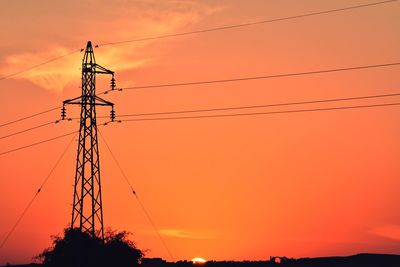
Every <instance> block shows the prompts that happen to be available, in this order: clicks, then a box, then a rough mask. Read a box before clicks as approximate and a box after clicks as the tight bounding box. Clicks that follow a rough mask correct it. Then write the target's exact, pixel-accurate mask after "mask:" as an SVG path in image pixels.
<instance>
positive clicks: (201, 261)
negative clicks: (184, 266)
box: [192, 258, 206, 264]
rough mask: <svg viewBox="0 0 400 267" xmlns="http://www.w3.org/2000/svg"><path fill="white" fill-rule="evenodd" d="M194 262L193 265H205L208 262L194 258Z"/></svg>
mask: <svg viewBox="0 0 400 267" xmlns="http://www.w3.org/2000/svg"><path fill="white" fill-rule="evenodd" d="M192 262H193V264H203V263H205V262H206V260H205V259H203V258H193V259H192Z"/></svg>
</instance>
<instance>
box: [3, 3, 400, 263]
mask: <svg viewBox="0 0 400 267" xmlns="http://www.w3.org/2000/svg"><path fill="white" fill-rule="evenodd" d="M369 2H371V1H366V0H359V1H357V0H351V1H348V0H346V1H345V0H337V1H319V0H302V1H294V0H282V1H263V0H251V1H244V0H233V1H232V0H230V1H228V0H220V1H211V0H205V1H190V0H187V1H185V0H170V1H169V0H168V1H167V0H166V1H155V0H132V1H128V0H108V1H94V0H86V1H82V0H79V1H78V0H73V1H71V0H69V1H51V0H40V1H33V0H15V1H9V0H1V1H0V3H1V9H0V25H1V27H0V35H1V36H2V39H1V42H0V76H3V75H7V74H9V73H13V72H16V71H18V70H21V69H24V68H26V67H29V66H31V65H35V64H37V63H41V62H43V61H46V60H47V59H50V58H53V57H57V56H59V55H62V54H64V53H66V52H68V51H70V50H74V49H77V48H83V47H84V46H85V44H86V42H87V41H88V40H92V41H93V43H94V44H99V43H105V42H114V41H121V40H127V39H135V38H140V37H148V36H156V35H160V34H173V33H178V32H184V31H191V30H197V29H204V28H208V27H214V26H224V25H229V24H236V23H243V22H251V21H257V20H263V19H272V18H279V17H286V16H291V15H297V14H302V13H306V12H310V11H311V12H314V11H319V10H326V9H335V8H340V7H345V6H351V5H357V4H364V3H369ZM398 14H400V3H398V2H396V3H392V4H387V5H380V6H376V7H369V8H364V9H358V10H352V11H346V12H341V13H335V14H329V15H322V16H315V17H308V18H303V19H298V20H291V21H282V22H276V23H272V24H265V25H258V26H252V27H247V28H241V29H232V30H226V31H219V32H213V33H207V34H198V35H191V36H185V37H176V38H168V39H162V40H153V41H146V42H138V43H134V44H128V45H119V46H108V47H101V48H98V49H95V55H96V59H97V62H98V63H99V64H100V65H102V66H104V67H107V68H109V69H111V70H114V71H115V72H116V79H117V85H118V86H122V87H126V86H133V85H148V84H158V83H169V82H172V83H174V82H185V81H196V80H208V79H224V78H231V77H242V76H256V75H268V74H277V73H287V72H297V71H299V72H301V71H308V70H315V69H326V68H335V67H346V66H357V65H369V64H380V63H386V62H396V61H398V60H399V59H400V34H399V30H398V29H399V26H400V20H399V15H398ZM81 58H82V54H81V53H76V54H74V55H72V56H69V57H66V58H64V59H61V60H58V61H56V62H53V63H50V64H47V65H45V66H42V67H39V68H36V69H34V70H31V71H29V72H26V73H23V74H21V75H18V76H15V77H13V78H10V79H6V80H2V81H0V96H1V97H0V113H1V117H0V123H4V122H7V121H9V120H13V119H17V118H19V117H22V116H26V115H30V114H32V113H35V112H40V111H42V110H46V109H48V108H52V107H56V106H58V105H59V104H61V102H62V100H64V99H67V98H72V97H74V96H78V95H79V94H80V88H79V85H80V69H79V68H80V64H81ZM398 79H399V69H398V67H390V68H381V69H371V70H360V71H353V72H346V73H334V74H324V75H314V76H303V77H290V78H282V79H270V80H258V81H250V82H239V83H230V84H214V85H207V86H189V87H170V88H158V89H157V88H155V89H146V90H137V91H134V90H133V91H125V92H115V93H112V94H108V95H106V96H105V98H106V99H108V100H110V101H113V102H114V103H115V104H116V112H117V114H126V113H142V112H158V111H170V110H185V109H196V108H210V107H225V106H241V105H257V104H266V103H275V102H291V101H302V100H313V99H321V98H334V97H351V96H358V95H370V94H384V93H394V92H399V88H398V87H399V81H398ZM108 82H109V80H108V77H99V79H98V91H102V90H104V89H107V84H108ZM399 100H400V97H398V98H393V99H381V100H375V101H357V102H356V101H355V102H352V103H351V104H365V103H383V102H385V103H386V102H398V101H399ZM338 105H346V104H345V103H344V104H331V105H328V106H338ZM347 105H348V104H347ZM324 106H327V105H324ZM307 107H321V105H313V106H307ZM282 109H287V108H282ZM268 110H279V109H268ZM77 112H78V109H77V107H73V106H71V107H68V113H69V114H70V115H71V116H72V115H76V114H77ZM99 114H108V110H107V109H105V110H103V111H100V110H99ZM399 115H400V113H399V108H398V107H386V108H376V109H368V110H367V109H362V110H361V109H360V110H346V111H327V112H317V113H297V114H285V115H273V116H254V117H233V118H213V119H196V120H176V121H152V122H134V123H132V122H131V123H122V124H115V125H109V126H107V127H102V128H100V130H101V132H102V134H103V135H104V137H105V138H106V140H107V141H108V143H109V145H110V146H111V148H112V150H113V152H114V154H115V156H116V157H117V158H118V159H119V161H120V164H121V165H122V167H123V169H124V171H125V172H126V174H127V176H128V177H129V179H130V181H131V182H132V184H133V186H134V188H135V190H136V191H137V192H138V194H139V196H140V197H141V199H142V201H143V203H144V205H145V206H146V208H147V210H148V212H149V213H150V215H151V216H152V218H153V220H154V222H155V223H156V225H157V226H158V228H159V230H160V233H161V235H162V236H163V238H164V239H165V241H166V243H167V244H168V246H169V248H170V250H171V251H172V253H173V254H174V256H175V258H176V259H191V258H194V257H203V258H205V259H209V260H210V259H215V260H224V259H232V260H242V259H251V260H258V259H267V258H268V257H269V256H270V255H286V256H289V257H302V256H311V257H313V256H327V255H348V254H354V253H359V252H374V253H400V213H399V212H398V203H399V196H400V179H399V178H400V169H399V166H400V164H399V163H400V162H399V159H400V138H399V136H400V124H399ZM57 118H59V111H55V112H53V113H49V114H46V115H44V116H40V117H36V118H35V119H31V120H27V121H25V122H21V123H18V124H13V125H10V126H8V127H2V128H0V135H1V136H3V135H6V134H9V133H13V132H15V131H18V130H22V129H25V128H27V127H31V126H35V125H38V124H40V123H44V122H48V121H52V120H55V119H57ZM77 129H78V123H76V122H65V123H60V124H57V125H54V126H50V127H46V128H42V129H39V130H36V131H32V132H29V133H25V134H21V135H18V136H15V137H12V138H8V139H4V140H0V152H2V151H6V150H8V149H12V148H15V147H19V146H22V145H26V144H30V143H33V142H36V141H39V140H42V139H46V138H50V137H53V136H57V135H59V134H63V133H67V132H70V131H72V130H77ZM70 139H71V138H70V137H67V138H64V139H59V140H56V141H53V142H50V143H46V144H43V145H40V146H36V147H32V148H29V149H25V150H21V151H18V152H15V153H12V154H8V155H4V156H0V164H1V172H2V174H1V176H0V195H1V198H0V211H1V214H2V215H1V216H0V240H3V238H4V237H5V235H6V234H7V232H8V231H9V229H10V228H11V227H12V225H13V224H14V223H15V221H16V219H17V218H18V216H19V215H20V214H21V212H22V210H23V209H24V207H25V206H26V204H27V203H28V202H29V200H30V199H31V197H32V196H33V195H34V193H35V192H36V190H37V188H38V187H39V186H40V184H41V183H42V181H43V179H44V178H45V177H46V175H47V174H48V173H49V171H50V169H51V168H52V166H53V165H54V164H55V161H56V160H57V158H58V157H59V156H60V154H61V153H62V151H63V150H64V149H65V147H66V146H67V144H68V142H69V140H70ZM100 152H101V170H102V183H103V209H104V216H105V226H106V227H112V228H113V229H120V230H123V229H124V230H128V231H130V232H132V236H131V238H132V240H134V241H135V242H136V243H137V245H138V246H139V248H141V249H145V250H147V253H146V255H147V256H148V257H163V258H165V259H169V257H168V254H167V253H166V251H165V249H164V248H163V246H162V244H161V242H160V241H159V240H158V238H157V236H156V234H155V233H154V231H153V229H152V228H151V225H150V223H149V222H148V221H147V219H146V217H145V215H144V213H143V212H142V210H141V209H140V206H139V205H138V203H137V202H136V200H135V199H134V198H133V197H132V194H131V192H130V190H129V187H128V186H127V185H126V182H125V181H124V179H123V177H122V176H121V174H120V172H119V171H118V168H117V167H116V165H115V163H114V162H113V161H112V158H111V156H110V154H109V152H108V151H107V149H106V147H105V146H104V144H103V143H102V142H101V141H100ZM75 153H76V142H75V143H74V144H73V147H72V148H70V149H69V151H68V152H67V154H66V156H65V157H64V158H63V160H62V163H61V165H60V166H59V167H58V168H57V169H56V170H55V172H54V174H53V175H52V177H51V179H50V180H49V181H48V183H47V184H46V185H45V186H44V188H43V190H42V192H41V194H40V195H39V197H38V198H37V199H36V201H35V202H34V204H33V206H32V207H31V209H30V210H29V212H28V213H27V214H26V216H25V218H24V219H23V220H22V222H21V223H20V225H19V226H18V228H17V229H16V230H15V232H14V234H13V235H12V236H11V237H10V239H9V241H8V242H7V244H6V245H5V246H4V247H3V248H2V249H0V264H4V263H6V262H11V263H19V262H29V261H31V257H32V256H34V255H37V254H38V253H40V252H41V251H42V250H43V249H44V248H46V247H48V246H49V245H50V242H51V239H50V236H51V235H54V234H59V233H61V232H62V229H63V228H64V227H66V226H67V225H68V224H69V223H70V213H71V202H72V193H73V192H72V190H73V188H72V186H73V179H74V168H75V157H76V155H75Z"/></svg>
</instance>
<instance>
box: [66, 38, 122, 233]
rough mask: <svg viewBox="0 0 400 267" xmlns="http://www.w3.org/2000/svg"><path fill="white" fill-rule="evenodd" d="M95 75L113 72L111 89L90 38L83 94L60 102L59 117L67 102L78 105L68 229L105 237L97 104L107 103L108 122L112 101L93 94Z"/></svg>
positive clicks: (84, 66)
mask: <svg viewBox="0 0 400 267" xmlns="http://www.w3.org/2000/svg"><path fill="white" fill-rule="evenodd" d="M96 74H110V75H112V78H111V89H112V90H114V89H115V79H114V72H113V71H111V70H108V69H106V68H104V67H102V66H100V65H98V64H96V60H95V57H94V52H93V47H92V43H91V42H90V41H89V42H88V43H87V46H86V49H85V54H84V56H83V60H82V95H81V96H79V97H76V98H73V99H68V100H65V101H64V102H63V106H62V110H61V118H62V119H65V118H66V109H65V106H66V105H67V104H71V105H80V106H81V113H80V114H81V115H80V127H79V143H78V152H77V158H76V172H75V185H74V197H73V199H74V200H73V201H74V202H73V205H72V221H71V228H79V229H80V230H81V231H82V232H86V233H89V234H90V235H91V236H97V237H100V238H101V239H104V226H103V209H102V197H101V182H100V157H99V146H98V140H97V122H96V106H110V107H111V116H110V117H111V121H114V119H115V112H114V104H113V103H111V102H108V101H106V100H104V99H102V98H100V97H98V96H96Z"/></svg>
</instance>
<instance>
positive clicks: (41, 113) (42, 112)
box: [0, 106, 61, 127]
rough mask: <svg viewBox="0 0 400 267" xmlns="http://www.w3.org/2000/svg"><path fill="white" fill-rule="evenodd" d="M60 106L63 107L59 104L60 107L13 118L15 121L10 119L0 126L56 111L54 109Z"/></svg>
mask: <svg viewBox="0 0 400 267" xmlns="http://www.w3.org/2000/svg"><path fill="white" fill-rule="evenodd" d="M59 108H61V107H60V106H59V107H55V108H51V109H48V110H44V111H41V112H38V113H35V114H33V115H29V116H26V117H22V118H19V119H16V120H13V121H9V122H6V123H3V124H0V127H4V126H7V125H10V124H14V123H16V122H20V121H23V120H27V119H30V118H33V117H36V116H39V115H43V114H46V113H49V112H51V111H54V110H56V109H59Z"/></svg>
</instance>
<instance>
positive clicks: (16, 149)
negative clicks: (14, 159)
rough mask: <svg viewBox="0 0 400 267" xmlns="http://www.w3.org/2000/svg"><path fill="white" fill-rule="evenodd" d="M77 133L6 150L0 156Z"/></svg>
mask: <svg viewBox="0 0 400 267" xmlns="http://www.w3.org/2000/svg"><path fill="white" fill-rule="evenodd" d="M77 132H78V131H73V132H70V133H67V134H63V135H59V136H56V137H53V138H49V139H45V140H42V141H39V142H36V143H32V144H29V145H25V146H21V147H18V148H14V149H11V150H8V151H4V152H0V156H2V155H5V154H8V153H12V152H15V151H18V150H21V149H25V148H29V147H33V146H37V145H40V144H43V143H47V142H50V141H53V140H56V139H60V138H63V137H66V136H69V135H73V134H75V133H77Z"/></svg>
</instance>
